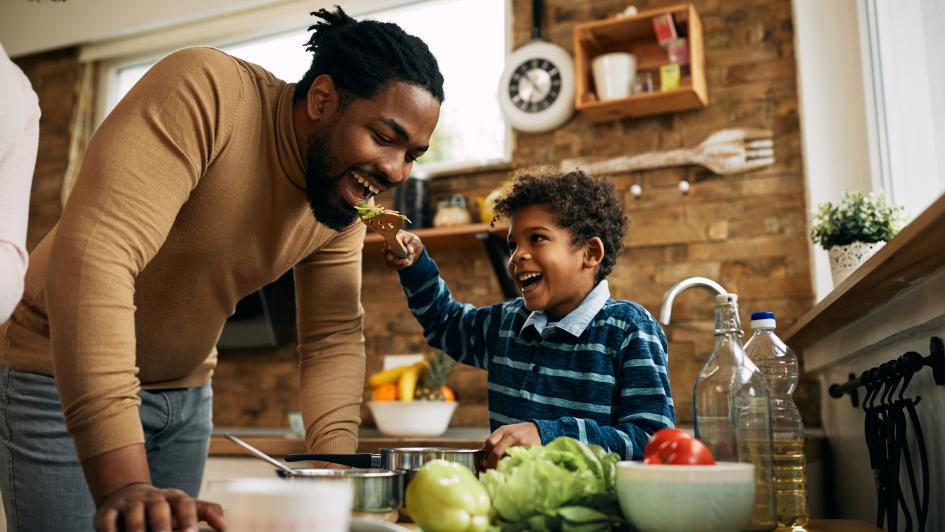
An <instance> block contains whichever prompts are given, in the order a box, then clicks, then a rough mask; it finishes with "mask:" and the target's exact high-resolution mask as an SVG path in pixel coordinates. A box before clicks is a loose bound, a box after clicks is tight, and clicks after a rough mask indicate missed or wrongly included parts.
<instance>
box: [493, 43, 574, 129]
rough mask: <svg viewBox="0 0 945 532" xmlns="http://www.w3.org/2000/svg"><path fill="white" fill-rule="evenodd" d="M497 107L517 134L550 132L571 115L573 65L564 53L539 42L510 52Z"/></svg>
mask: <svg viewBox="0 0 945 532" xmlns="http://www.w3.org/2000/svg"><path fill="white" fill-rule="evenodd" d="M498 89H499V90H498V95H497V96H498V97H499V107H500V108H501V109H502V114H503V115H504V116H505V118H506V120H508V121H509V123H510V124H511V125H512V127H514V128H515V129H517V130H519V131H524V132H526V133H539V132H542V131H550V130H552V129H554V128H556V127H558V126H560V125H562V124H564V123H565V122H567V121H568V118H570V117H571V114H572V113H573V112H574V89H575V81H574V61H573V60H572V59H571V55H570V54H568V52H567V51H566V50H565V49H564V48H562V47H560V46H558V45H555V44H551V43H548V42H545V41H542V40H533V41H532V42H530V43H528V44H526V45H525V46H522V47H521V48H519V49H517V50H515V51H513V52H512V53H511V54H509V57H508V59H506V63H505V68H504V69H503V70H502V77H501V78H500V79H499V86H498Z"/></svg>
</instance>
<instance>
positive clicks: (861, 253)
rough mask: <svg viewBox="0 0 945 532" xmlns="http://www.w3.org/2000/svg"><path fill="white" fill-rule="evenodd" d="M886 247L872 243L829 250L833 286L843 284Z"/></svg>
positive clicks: (882, 243)
mask: <svg viewBox="0 0 945 532" xmlns="http://www.w3.org/2000/svg"><path fill="white" fill-rule="evenodd" d="M885 245H886V242H871V243H869V244H866V243H863V242H854V243H852V244H847V245H845V246H834V247H832V248H830V249H828V250H827V255H828V256H829V257H830V275H831V277H833V285H834V286H837V285H839V284H840V283H841V282H843V280H844V279H846V278H847V276H848V275H850V274H851V273H853V270H855V269H857V268H859V267H860V265H861V264H863V263H864V262H866V260H867V259H869V258H870V257H872V256H873V254H874V253H876V252H877V251H879V250H880V249H882V247H883V246H885Z"/></svg>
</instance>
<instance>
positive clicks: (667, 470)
mask: <svg viewBox="0 0 945 532" xmlns="http://www.w3.org/2000/svg"><path fill="white" fill-rule="evenodd" d="M754 497H755V466H753V465H751V464H742V463H737V462H718V463H716V464H715V465H691V466H690V465H663V464H659V465H657V464H644V463H643V462H629V461H627V462H620V463H618V464H617V498H618V500H619V501H620V509H621V510H623V515H624V517H626V518H627V520H628V521H630V523H631V524H632V525H633V527H634V529H636V530H638V531H640V532H672V531H677V530H686V531H687V532H716V531H718V532H723V531H730V530H741V529H742V528H743V527H744V526H745V525H746V524H747V522H748V519H749V517H750V516H751V510H752V505H753V503H754Z"/></svg>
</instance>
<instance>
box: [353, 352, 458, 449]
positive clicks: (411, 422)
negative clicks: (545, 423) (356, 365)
mask: <svg viewBox="0 0 945 532" xmlns="http://www.w3.org/2000/svg"><path fill="white" fill-rule="evenodd" d="M455 364H456V362H455V361H454V360H453V359H452V358H450V357H449V356H447V355H446V354H445V353H442V352H437V353H436V354H435V355H433V356H430V357H427V358H426V359H425V360H423V361H421V362H417V363H416V364H412V365H406V366H398V367H395V368H391V369H387V370H384V371H381V372H379V373H375V374H373V375H371V376H370V377H368V385H369V386H371V400H370V401H368V403H367V405H368V409H370V411H371V415H372V416H373V417H374V423H375V424H376V425H377V429H378V430H380V431H381V432H382V433H383V434H386V435H388V436H439V435H441V434H443V433H444V432H446V429H447V427H449V424H450V419H452V417H453V412H454V411H455V410H456V406H457V402H456V395H455V393H454V392H453V390H452V389H451V388H450V387H449V386H447V385H446V381H447V380H448V379H449V376H450V372H452V370H453V366H454V365H455Z"/></svg>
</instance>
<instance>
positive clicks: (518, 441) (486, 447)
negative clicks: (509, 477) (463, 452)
mask: <svg viewBox="0 0 945 532" xmlns="http://www.w3.org/2000/svg"><path fill="white" fill-rule="evenodd" d="M514 445H541V435H540V434H539V433H538V426H537V425H535V424H534V423H532V422H531V421H529V422H527V423H515V424H514V425H505V426H502V427H499V428H497V429H495V432H493V433H492V434H490V435H489V437H488V438H486V442H485V443H484V444H482V453H483V455H485V456H484V458H483V464H484V465H485V467H487V468H493V467H495V466H496V465H497V464H498V463H499V459H500V458H502V457H503V456H505V453H506V451H508V450H509V447H512V446H514Z"/></svg>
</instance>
